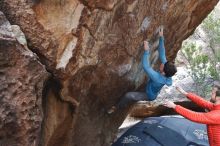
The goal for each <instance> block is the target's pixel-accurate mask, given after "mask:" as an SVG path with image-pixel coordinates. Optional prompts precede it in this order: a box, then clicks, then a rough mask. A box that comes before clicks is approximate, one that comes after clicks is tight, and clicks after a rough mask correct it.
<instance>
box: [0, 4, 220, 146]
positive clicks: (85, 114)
mask: <svg viewBox="0 0 220 146" xmlns="http://www.w3.org/2000/svg"><path fill="white" fill-rule="evenodd" d="M217 2H218V0H19V1H15V0H1V1H0V10H1V11H3V12H4V14H5V15H6V17H7V18H8V20H9V21H10V22H11V23H12V24H16V25H19V26H20V28H21V30H22V31H23V32H24V34H25V36H26V38H27V45H28V48H29V49H31V50H32V51H33V52H34V53H36V54H37V55H38V57H39V60H40V61H41V63H42V64H44V65H45V66H46V68H47V70H48V72H50V73H51V74H52V75H53V79H51V81H49V82H48V84H47V86H45V87H44V90H45V96H44V97H42V96H40V98H43V99H44V102H43V105H42V106H43V108H44V117H43V118H44V121H43V123H42V128H41V129H40V130H41V131H42V133H41V138H40V140H41V145H43V146H90V145H94V146H109V145H110V143H111V142H112V140H113V138H114V134H115V133H116V131H117V128H118V127H119V125H120V124H121V123H122V121H123V119H124V117H125V116H126V111H127V110H125V111H120V112H117V113H116V114H113V115H107V114H106V109H107V108H109V107H110V106H111V105H113V104H115V103H116V102H117V101H118V100H119V99H120V97H122V96H123V94H125V93H126V92H127V91H134V90H137V89H139V88H140V87H141V85H143V84H144V83H145V82H146V77H145V74H144V73H143V70H142V67H141V64H140V61H141V56H142V53H143V48H142V47H141V46H142V42H143V40H145V39H149V40H150V43H151V44H152V47H153V52H152V57H151V60H152V63H153V64H154V67H157V62H156V61H155V60H156V59H157V57H158V55H157V52H156V50H155V48H156V46H157V43H158V41H157V39H156V37H155V36H156V32H157V29H158V27H159V26H160V25H163V26H164V28H165V38H166V42H165V43H166V48H167V51H166V53H167V57H168V60H171V61H173V60H174V59H175V57H176V53H177V51H178V50H179V49H180V46H181V43H182V41H183V40H184V39H186V38H187V37H188V36H189V35H190V34H192V33H193V31H194V30H195V28H196V27H197V26H198V25H199V24H200V23H201V21H202V20H203V19H204V18H205V17H206V16H207V15H208V13H209V12H210V11H211V10H212V9H213V8H214V6H215V5H216V4H217ZM30 74H34V73H32V72H30ZM24 139H25V137H24ZM36 140H38V138H36Z"/></svg>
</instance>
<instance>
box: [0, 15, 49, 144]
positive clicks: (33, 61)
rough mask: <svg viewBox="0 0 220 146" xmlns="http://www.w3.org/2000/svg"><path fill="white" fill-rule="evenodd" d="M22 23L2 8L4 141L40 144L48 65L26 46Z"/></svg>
mask: <svg viewBox="0 0 220 146" xmlns="http://www.w3.org/2000/svg"><path fill="white" fill-rule="evenodd" d="M25 42H26V39H25V37H24V34H23V33H22V32H21V30H20V29H19V27H18V26H11V25H10V23H9V22H8V21H7V20H6V18H5V16H4V15H3V13H2V12H1V11H0V82H1V85H0V104H1V106H0V145H2V146H24V145H25V146H31V145H38V144H39V140H40V133H41V124H42V121H43V109H42V92H43V89H44V83H45V81H46V79H47V77H48V75H49V74H48V73H47V71H46V69H45V66H44V65H42V64H41V63H40V62H39V61H38V57H37V56H36V55H35V54H34V53H33V52H31V51H30V50H28V48H27V47H26V46H25Z"/></svg>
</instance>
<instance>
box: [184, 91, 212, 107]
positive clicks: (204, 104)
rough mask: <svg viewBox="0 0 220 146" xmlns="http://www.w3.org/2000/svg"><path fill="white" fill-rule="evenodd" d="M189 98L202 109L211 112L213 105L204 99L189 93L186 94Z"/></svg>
mask: <svg viewBox="0 0 220 146" xmlns="http://www.w3.org/2000/svg"><path fill="white" fill-rule="evenodd" d="M186 96H187V98H188V99H190V100H191V101H193V102H194V103H196V104H197V105H199V106H200V107H203V108H206V109H209V110H211V109H212V108H213V103H211V102H209V101H207V100H205V99H203V98H202V97H200V96H198V95H196V94H193V93H187V94H186Z"/></svg>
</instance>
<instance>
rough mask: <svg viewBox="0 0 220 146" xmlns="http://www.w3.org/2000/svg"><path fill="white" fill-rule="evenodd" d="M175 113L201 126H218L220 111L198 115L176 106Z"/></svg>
mask: <svg viewBox="0 0 220 146" xmlns="http://www.w3.org/2000/svg"><path fill="white" fill-rule="evenodd" d="M175 111H176V112H177V113H179V114H180V115H182V116H183V117H185V118H187V119H189V120H191V121H194V122H198V123H202V124H220V111H211V112H208V113H198V112H194V111H191V110H188V109H186V108H184V107H182V106H180V105H176V107H175Z"/></svg>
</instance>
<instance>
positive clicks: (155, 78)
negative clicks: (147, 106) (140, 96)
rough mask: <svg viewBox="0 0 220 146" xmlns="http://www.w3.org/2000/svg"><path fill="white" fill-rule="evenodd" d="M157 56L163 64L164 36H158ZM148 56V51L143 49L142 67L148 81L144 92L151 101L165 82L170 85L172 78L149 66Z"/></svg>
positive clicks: (164, 58) (164, 61)
mask: <svg viewBox="0 0 220 146" xmlns="http://www.w3.org/2000/svg"><path fill="white" fill-rule="evenodd" d="M158 51H159V58H160V60H161V62H162V63H163V64H165V63H166V62H167V60H166V55H165V48H164V38H163V37H160V38H159V48H158ZM149 57H150V51H145V52H144V55H143V58H142V65H143V68H144V71H145V72H146V74H147V75H148V78H149V80H148V82H147V86H146V94H147V97H148V100H150V101H152V100H155V99H156V98H157V96H158V94H159V92H160V90H161V88H162V87H163V86H164V85H165V84H166V85H167V86H171V85H172V78H171V77H165V76H164V75H162V74H161V73H159V72H157V71H155V70H153V69H152V67H151V66H150V62H149Z"/></svg>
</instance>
